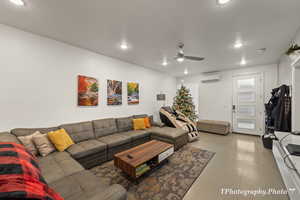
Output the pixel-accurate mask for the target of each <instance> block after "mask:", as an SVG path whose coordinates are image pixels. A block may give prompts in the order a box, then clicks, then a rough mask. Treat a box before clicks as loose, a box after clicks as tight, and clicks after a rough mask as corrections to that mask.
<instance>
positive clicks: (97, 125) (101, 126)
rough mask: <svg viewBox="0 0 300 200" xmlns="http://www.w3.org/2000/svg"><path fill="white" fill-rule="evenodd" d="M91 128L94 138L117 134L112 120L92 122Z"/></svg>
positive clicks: (115, 125)
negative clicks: (92, 128) (92, 127)
mask: <svg viewBox="0 0 300 200" xmlns="http://www.w3.org/2000/svg"><path fill="white" fill-rule="evenodd" d="M93 126H94V132H95V136H96V138H98V137H103V136H106V135H110V134H112V133H116V132H118V129H117V124H116V120H115V119H113V118H108V119H99V120H94V121H93Z"/></svg>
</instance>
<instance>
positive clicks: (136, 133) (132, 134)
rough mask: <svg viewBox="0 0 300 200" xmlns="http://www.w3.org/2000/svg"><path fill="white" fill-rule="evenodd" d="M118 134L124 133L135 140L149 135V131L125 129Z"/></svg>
mask: <svg viewBox="0 0 300 200" xmlns="http://www.w3.org/2000/svg"><path fill="white" fill-rule="evenodd" d="M119 134H120V135H126V136H128V137H130V138H131V140H136V139H140V138H144V137H148V136H150V132H149V131H148V130H147V129H146V130H137V131H127V132H122V133H119Z"/></svg>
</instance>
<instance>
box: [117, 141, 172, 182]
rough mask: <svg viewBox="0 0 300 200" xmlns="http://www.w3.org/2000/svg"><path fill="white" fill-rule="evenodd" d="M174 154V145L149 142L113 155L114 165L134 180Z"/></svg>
mask: <svg viewBox="0 0 300 200" xmlns="http://www.w3.org/2000/svg"><path fill="white" fill-rule="evenodd" d="M173 153H174V145H172V144H169V143H165V142H161V141H158V140H151V141H150V142H146V143H144V144H141V145H139V146H136V147H133V148H131V149H129V150H126V151H123V152H120V153H117V154H115V155H114V164H115V166H116V167H117V168H119V169H121V170H122V171H123V172H124V173H126V174H127V175H129V176H130V177H131V178H132V179H134V180H136V179H137V178H139V177H141V176H142V175H143V174H144V173H146V172H148V171H149V170H151V169H153V168H155V167H157V166H158V165H159V164H161V163H162V162H163V161H166V160H167V158H168V157H170V156H171V155H172V154H173Z"/></svg>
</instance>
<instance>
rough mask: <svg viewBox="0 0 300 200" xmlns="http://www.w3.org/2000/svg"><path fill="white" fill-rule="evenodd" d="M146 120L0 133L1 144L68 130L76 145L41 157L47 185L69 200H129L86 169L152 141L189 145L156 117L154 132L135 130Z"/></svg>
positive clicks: (182, 134)
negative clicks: (157, 120) (61, 129)
mask: <svg viewBox="0 0 300 200" xmlns="http://www.w3.org/2000/svg"><path fill="white" fill-rule="evenodd" d="M146 116H147V115H135V116H131V117H124V118H116V119H115V118H108V119H99V120H94V121H88V122H80V123H72V124H63V125H60V126H58V127H51V128H34V129H24V128H17V129H13V130H11V131H10V132H4V133H0V142H16V143H20V142H19V141H18V139H17V137H18V136H24V135H30V134H32V133H34V132H35V131H40V132H41V133H48V132H50V131H54V130H58V129H60V128H64V129H65V130H66V131H67V132H68V133H69V135H70V136H71V138H72V139H73V140H74V142H75V144H74V145H72V146H71V147H69V148H68V149H67V150H66V151H65V152H54V153H51V154H50V155H48V156H46V157H38V159H39V165H40V167H41V170H42V174H43V176H44V178H45V180H46V182H47V183H48V184H49V185H50V186H51V187H52V188H53V189H54V190H55V191H57V192H59V193H60V194H61V195H62V197H63V198H64V199H66V200H73V199H77V200H108V199H109V200H125V199H127V194H126V190H125V189H124V188H123V187H122V186H120V185H106V184H105V183H103V181H102V180H101V178H99V177H96V176H95V175H93V174H92V173H91V172H90V171H88V170H86V169H90V168H92V167H94V166H97V165H100V164H101V163H103V162H106V161H109V160H112V159H113V155H114V154H116V153H118V152H121V151H123V150H126V149H129V148H131V147H134V146H137V145H139V144H143V143H145V142H147V141H150V140H151V139H157V140H161V141H165V142H168V143H172V144H174V146H175V150H177V149H179V148H180V147H181V146H183V145H185V144H186V143H187V142H188V133H187V132H186V131H184V130H182V129H176V128H170V127H163V126H162V125H161V124H158V123H155V122H153V119H152V117H150V121H151V124H152V127H151V128H148V129H146V130H133V124H132V119H133V118H140V117H146Z"/></svg>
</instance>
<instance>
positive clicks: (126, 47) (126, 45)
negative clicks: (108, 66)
mask: <svg viewBox="0 0 300 200" xmlns="http://www.w3.org/2000/svg"><path fill="white" fill-rule="evenodd" d="M120 48H121V49H122V50H127V49H128V44H127V43H126V42H122V44H121V45H120Z"/></svg>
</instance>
